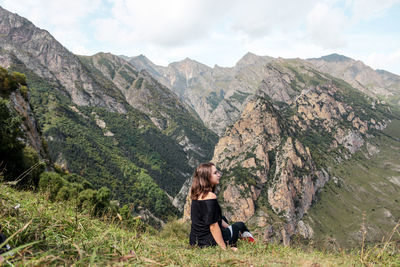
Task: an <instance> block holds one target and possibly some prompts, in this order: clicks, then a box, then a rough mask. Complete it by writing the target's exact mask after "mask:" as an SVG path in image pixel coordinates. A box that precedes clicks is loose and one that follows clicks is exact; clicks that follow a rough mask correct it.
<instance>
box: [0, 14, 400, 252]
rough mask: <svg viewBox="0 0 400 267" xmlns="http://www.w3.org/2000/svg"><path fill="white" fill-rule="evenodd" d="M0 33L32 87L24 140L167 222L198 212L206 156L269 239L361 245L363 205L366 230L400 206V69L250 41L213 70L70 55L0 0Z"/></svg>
mask: <svg viewBox="0 0 400 267" xmlns="http://www.w3.org/2000/svg"><path fill="white" fill-rule="evenodd" d="M0 36H1V38H0V66H1V67H4V68H7V69H9V70H10V71H17V72H20V73H23V74H25V75H26V83H27V86H28V87H29V94H28V100H29V101H27V102H25V101H23V100H22V99H21V98H20V97H19V98H17V97H14V100H13V99H11V100H12V101H11V103H12V108H13V109H15V110H20V111H21V110H25V111H26V112H22V111H21V112H20V114H21V116H23V117H25V118H27V119H28V120H29V121H31V122H32V123H31V124H30V125H31V126H30V127H28V126H25V127H22V128H23V131H24V132H25V133H26V134H27V135H28V136H30V138H27V139H26V140H25V142H26V143H27V144H28V145H29V146H31V147H32V148H33V149H35V150H36V151H37V153H38V155H39V156H40V157H41V158H43V159H44V158H48V160H49V162H51V163H52V164H49V166H48V167H47V168H48V169H49V170H50V169H52V168H55V167H57V168H58V167H59V168H62V169H64V170H66V171H68V172H71V173H76V174H79V175H81V176H82V177H85V178H86V179H87V180H88V181H89V182H91V183H92V184H93V186H94V187H95V188H100V187H102V186H106V187H108V188H109V189H110V190H111V196H112V198H113V199H115V200H117V201H118V202H120V203H121V204H125V203H129V204H132V205H133V206H134V210H135V212H138V213H141V214H143V215H144V216H145V217H146V216H147V217H151V218H152V219H153V220H155V221H156V222H158V223H159V224H161V225H162V224H163V222H164V221H166V220H167V219H168V218H169V216H179V217H182V219H183V220H188V219H189V218H190V195H189V188H190V185H191V179H192V177H191V176H192V173H193V171H194V168H195V167H196V166H197V164H199V163H200V162H205V161H210V160H211V161H213V162H214V163H216V164H217V166H218V168H220V169H221V170H222V171H223V173H224V176H223V177H222V179H221V184H220V185H219V187H218V189H217V190H218V198H219V201H220V203H221V206H222V207H223V210H224V214H225V216H226V217H227V218H228V219H229V220H232V221H238V220H241V221H245V222H247V223H248V224H249V225H250V227H251V228H252V229H254V231H255V232H258V233H259V234H260V235H261V236H263V239H264V240H265V241H267V242H283V243H285V244H288V243H290V241H291V240H292V239H293V238H294V237H295V236H299V237H301V238H304V239H315V240H328V241H329V242H331V243H335V244H336V243H337V244H340V245H343V246H354V245H355V244H357V242H359V241H360V240H361V238H362V234H361V232H360V224H361V222H362V218H363V216H364V217H366V219H367V221H366V224H367V229H368V230H369V232H370V235H369V236H368V238H369V239H368V240H369V241H371V242H373V241H374V240H381V238H382V236H383V235H384V234H385V233H386V232H387V231H389V230H390V229H392V228H393V226H394V225H395V224H396V222H397V221H398V219H399V217H400V209H399V205H398V202H399V201H400V198H399V196H400V194H399V192H400V178H399V177H400V175H399V171H400V160H399V159H400V157H398V156H399V151H400V76H398V75H395V74H392V73H389V72H387V71H384V70H373V69H372V68H370V67H369V66H367V65H365V64H364V63H362V62H361V61H357V60H354V59H351V58H348V57H345V56H342V55H338V54H332V55H328V56H323V57H320V58H310V59H300V58H292V59H285V58H273V57H269V56H257V55H255V54H252V53H247V54H246V55H244V57H243V58H242V59H240V60H239V61H238V62H237V64H236V65H235V66H233V67H220V66H217V65H216V66H214V67H213V68H211V67H209V66H207V65H204V64H202V63H200V62H197V61H195V60H192V59H189V58H186V59H184V60H182V61H179V62H173V63H171V64H169V65H168V66H159V65H156V64H154V63H153V62H151V61H150V60H149V59H148V58H146V57H145V56H144V55H140V56H136V57H128V56H123V55H119V56H118V55H113V54H111V53H102V52H100V53H97V54H95V55H92V56H82V55H75V54H73V53H72V52H70V51H69V50H68V49H67V48H65V47H64V46H63V45H62V44H60V43H59V42H58V41H57V40H56V39H55V38H54V37H53V36H52V35H51V34H50V33H49V32H47V31H46V30H43V29H40V28H38V27H36V26H35V25H34V24H32V23H31V22H30V21H28V20H27V19H25V18H23V17H20V16H18V15H17V14H14V13H11V12H9V11H7V10H5V9H3V8H1V7H0ZM15 99H16V100H18V99H19V101H16V100H15ZM21 107H22V108H21ZM32 125H34V126H32ZM22 171H23V170H21V172H22Z"/></svg>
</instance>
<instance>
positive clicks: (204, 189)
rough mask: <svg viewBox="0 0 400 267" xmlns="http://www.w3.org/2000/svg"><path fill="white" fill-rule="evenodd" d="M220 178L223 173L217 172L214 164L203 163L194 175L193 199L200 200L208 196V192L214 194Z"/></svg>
mask: <svg viewBox="0 0 400 267" xmlns="http://www.w3.org/2000/svg"><path fill="white" fill-rule="evenodd" d="M220 178H221V172H220V171H218V170H217V168H216V167H215V164H214V163H212V162H208V163H201V164H200V165H199V166H197V168H196V170H195V172H194V175H193V182H192V188H191V198H192V199H198V198H199V197H201V196H205V195H207V194H208V192H214V191H215V186H216V185H217V184H219V179H220Z"/></svg>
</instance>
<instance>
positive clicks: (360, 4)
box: [345, 0, 400, 21]
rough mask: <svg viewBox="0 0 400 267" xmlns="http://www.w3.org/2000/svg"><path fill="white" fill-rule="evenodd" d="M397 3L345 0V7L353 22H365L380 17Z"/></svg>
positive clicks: (387, 0) (374, 0) (390, 1)
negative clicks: (350, 12) (349, 11)
mask: <svg viewBox="0 0 400 267" xmlns="http://www.w3.org/2000/svg"><path fill="white" fill-rule="evenodd" d="M399 2H400V1H399V0H379V1H377V0H346V3H345V6H346V7H347V8H350V9H351V10H352V15H353V16H352V18H353V20H355V21H359V20H365V21H367V20H371V19H374V18H378V17H381V16H382V15H383V14H384V13H385V12H386V11H387V10H388V9H389V8H390V7H392V6H393V5H394V4H396V3H399Z"/></svg>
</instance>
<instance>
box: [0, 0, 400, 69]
mask: <svg viewBox="0 0 400 267" xmlns="http://www.w3.org/2000/svg"><path fill="white" fill-rule="evenodd" d="M0 6H2V7H3V8H5V9H7V10H9V11H11V12H13V13H17V14H18V15H20V16H23V17H25V18H27V19H29V20H30V21H31V22H33V23H34V24H35V25H36V26H37V27H39V28H42V29H46V30H47V31H49V32H50V33H51V34H52V35H53V36H54V37H55V38H56V39H57V40H58V41H59V42H61V43H62V44H63V45H64V46H65V47H66V48H67V49H69V50H70V51H72V52H73V53H75V54H79V55H93V54H95V53H98V52H110V53H113V54H116V55H126V56H137V55H140V54H143V55H145V56H146V57H148V58H149V59H150V60H151V61H153V62H154V63H156V64H158V65H163V66H166V65H168V64H169V63H171V62H175V61H179V60H182V59H184V58H186V57H189V58H191V59H194V60H196V61H199V62H201V63H203V64H206V65H208V66H210V67H213V66H214V65H215V64H217V65H218V66H224V67H231V66H234V65H235V64H236V62H237V61H238V60H239V59H240V58H241V57H243V56H244V55H245V54H246V53H247V52H252V53H254V54H257V55H261V56H266V55H267V56H272V57H283V58H297V57H299V58H303V59H305V58H311V57H320V56H324V55H328V54H332V53H338V54H342V55H345V56H348V57H351V58H353V59H356V60H361V61H362V62H364V63H365V64H367V65H369V66H371V67H372V68H373V69H384V70H387V71H390V72H392V73H395V74H398V75H400V0H344V1H339V0H325V1H315V0H302V1H299V0H279V1H276V0H246V1H244V0H140V1H137V0H53V1H48V0H0Z"/></svg>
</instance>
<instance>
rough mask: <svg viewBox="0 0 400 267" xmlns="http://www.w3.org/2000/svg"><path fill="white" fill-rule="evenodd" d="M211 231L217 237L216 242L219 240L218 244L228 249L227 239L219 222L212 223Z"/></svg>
mask: <svg viewBox="0 0 400 267" xmlns="http://www.w3.org/2000/svg"><path fill="white" fill-rule="evenodd" d="M210 231H211V234H212V236H213V237H214V239H215V242H217V244H218V245H219V246H220V247H221V248H222V249H223V250H226V244H225V241H224V239H223V237H222V232H221V228H220V227H219V224H218V222H215V223H213V224H210Z"/></svg>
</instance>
